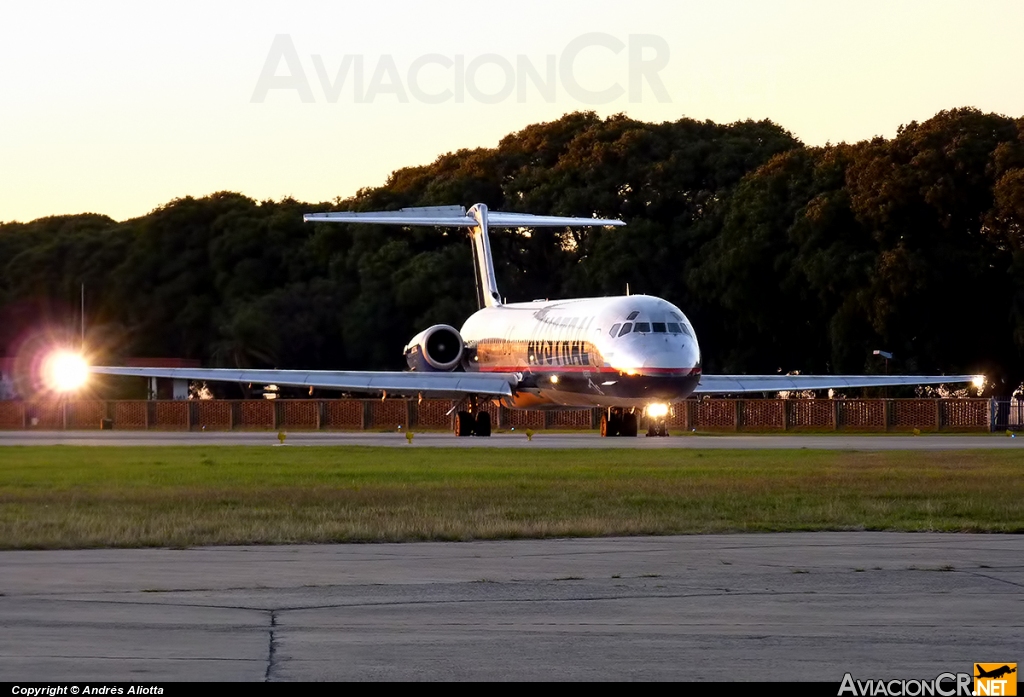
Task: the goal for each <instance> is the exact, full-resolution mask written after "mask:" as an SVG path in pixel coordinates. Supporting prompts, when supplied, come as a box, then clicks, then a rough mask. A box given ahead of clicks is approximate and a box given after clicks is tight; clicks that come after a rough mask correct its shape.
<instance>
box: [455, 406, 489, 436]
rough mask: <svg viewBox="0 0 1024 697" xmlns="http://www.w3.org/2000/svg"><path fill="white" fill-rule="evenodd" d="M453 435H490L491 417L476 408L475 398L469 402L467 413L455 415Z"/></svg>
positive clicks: (461, 412) (462, 412)
mask: <svg viewBox="0 0 1024 697" xmlns="http://www.w3.org/2000/svg"><path fill="white" fill-rule="evenodd" d="M455 435H457V436H460V437H462V436H482V437H487V436H490V435H491V415H490V414H488V413H487V412H486V411H483V410H481V409H480V408H479V407H478V406H477V402H476V398H472V399H470V400H469V411H460V412H458V413H457V414H455Z"/></svg>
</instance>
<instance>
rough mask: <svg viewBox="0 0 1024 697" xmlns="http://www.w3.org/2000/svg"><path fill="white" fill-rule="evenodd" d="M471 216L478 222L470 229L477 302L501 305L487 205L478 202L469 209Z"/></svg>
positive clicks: (482, 306)
mask: <svg viewBox="0 0 1024 697" xmlns="http://www.w3.org/2000/svg"><path fill="white" fill-rule="evenodd" d="M469 216H470V217H472V218H473V219H474V220H476V221H477V224H476V225H475V226H473V227H472V228H470V229H469V238H470V242H472V244H473V275H474V276H475V277H476V302H477V306H478V307H479V308H481V309H483V308H485V307H497V306H498V305H501V295H500V294H499V293H498V282H497V280H495V278H494V257H493V256H492V255H491V239H490V234H489V233H488V232H487V224H488V223H487V206H485V205H484V204H482V203H478V204H476V205H475V206H473V207H472V208H470V209H469Z"/></svg>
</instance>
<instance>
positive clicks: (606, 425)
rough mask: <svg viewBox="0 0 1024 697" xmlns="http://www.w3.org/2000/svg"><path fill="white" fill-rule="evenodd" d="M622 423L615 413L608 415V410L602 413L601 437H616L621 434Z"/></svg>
mask: <svg viewBox="0 0 1024 697" xmlns="http://www.w3.org/2000/svg"><path fill="white" fill-rule="evenodd" d="M620 428H621V424H620V421H619V418H618V417H617V416H615V415H614V414H613V415H612V416H610V417H609V416H608V412H607V411H605V412H602V414H601V437H602V438H614V437H615V436H617V435H619V429H620Z"/></svg>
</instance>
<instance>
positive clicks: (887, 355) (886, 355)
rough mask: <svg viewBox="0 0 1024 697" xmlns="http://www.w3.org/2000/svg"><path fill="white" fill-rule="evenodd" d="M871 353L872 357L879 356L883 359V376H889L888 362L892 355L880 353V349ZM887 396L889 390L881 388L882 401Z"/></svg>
mask: <svg viewBox="0 0 1024 697" xmlns="http://www.w3.org/2000/svg"><path fill="white" fill-rule="evenodd" d="M871 353H872V355H875V356H881V357H882V358H884V359H885V374H886V375H888V374H889V361H890V360H891V359H892V354H891V353H890V352H889V351H882V350H881V349H875V350H874V351H872V352H871ZM888 396H889V388H888V387H883V388H882V397H883V399H884V398H887V397H888Z"/></svg>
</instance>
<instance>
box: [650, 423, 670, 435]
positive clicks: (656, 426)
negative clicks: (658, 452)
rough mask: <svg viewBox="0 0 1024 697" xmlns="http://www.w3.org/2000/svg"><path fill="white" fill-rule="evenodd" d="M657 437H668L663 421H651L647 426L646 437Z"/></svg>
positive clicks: (665, 424) (666, 425)
mask: <svg viewBox="0 0 1024 697" xmlns="http://www.w3.org/2000/svg"><path fill="white" fill-rule="evenodd" d="M652 436H657V437H659V438H667V437H668V423H667V421H666V420H665V419H656V420H652V421H651V422H650V423H648V424H647V437H648V438H650V437H652Z"/></svg>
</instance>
